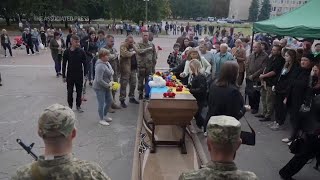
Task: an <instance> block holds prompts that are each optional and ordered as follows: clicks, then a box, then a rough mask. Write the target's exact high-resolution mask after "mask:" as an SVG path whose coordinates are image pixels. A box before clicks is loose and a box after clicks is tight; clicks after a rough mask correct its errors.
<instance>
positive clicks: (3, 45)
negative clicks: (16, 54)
mask: <svg viewBox="0 0 320 180" xmlns="http://www.w3.org/2000/svg"><path fill="white" fill-rule="evenodd" d="M1 45H2V47H3V49H4V55H5V56H6V55H7V49H8V51H9V53H10V56H12V50H11V46H10V44H9V43H2V44H1Z"/></svg>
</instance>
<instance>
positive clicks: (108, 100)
mask: <svg viewBox="0 0 320 180" xmlns="http://www.w3.org/2000/svg"><path fill="white" fill-rule="evenodd" d="M94 91H95V92H96V95H97V100H98V113H99V117H100V120H103V116H106V115H107V113H108V110H109V108H110V106H111V104H112V101H113V100H112V96H111V91H110V90H109V89H107V90H98V89H95V90H94Z"/></svg>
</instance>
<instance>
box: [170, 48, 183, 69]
mask: <svg viewBox="0 0 320 180" xmlns="http://www.w3.org/2000/svg"><path fill="white" fill-rule="evenodd" d="M179 49H180V44H179V43H175V44H174V45H173V52H171V53H170V55H169V57H168V59H167V63H168V65H169V68H175V67H177V66H178V65H179V64H180V63H181V58H182V57H181V52H180V51H179Z"/></svg>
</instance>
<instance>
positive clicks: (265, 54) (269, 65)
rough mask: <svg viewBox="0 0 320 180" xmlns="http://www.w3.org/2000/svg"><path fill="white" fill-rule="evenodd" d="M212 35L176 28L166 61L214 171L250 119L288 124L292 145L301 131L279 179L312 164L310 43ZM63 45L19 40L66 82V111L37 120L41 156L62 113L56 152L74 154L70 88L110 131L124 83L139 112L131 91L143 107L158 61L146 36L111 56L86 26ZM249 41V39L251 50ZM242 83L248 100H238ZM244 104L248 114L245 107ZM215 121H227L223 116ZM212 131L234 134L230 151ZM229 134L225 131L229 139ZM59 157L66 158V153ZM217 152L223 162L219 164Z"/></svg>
mask: <svg viewBox="0 0 320 180" xmlns="http://www.w3.org/2000/svg"><path fill="white" fill-rule="evenodd" d="M155 27H157V25H155ZM175 28H176V29H178V26H176V25H175V24H172V28H171V24H170V25H169V24H168V23H167V24H166V25H165V30H166V31H169V30H171V29H172V31H175ZM160 29H161V28H160ZM217 29H218V30H217V31H216V32H215V33H212V34H213V36H212V37H209V36H205V37H204V38H203V39H199V38H197V36H196V35H197V33H198V34H199V35H201V33H202V32H201V31H200V27H199V28H198V27H197V26H195V27H194V28H191V26H190V27H188V28H187V27H186V28H185V29H184V30H183V31H182V27H181V26H180V31H181V33H182V34H181V36H180V37H179V38H178V39H177V41H176V43H175V44H174V45H173V51H172V52H171V53H170V54H169V56H168V60H167V63H168V66H169V71H170V72H172V73H174V74H175V75H176V76H177V77H178V78H179V79H180V80H181V81H182V83H183V84H184V85H185V86H186V87H187V88H188V89H189V90H190V92H191V93H192V94H193V95H194V97H195V98H196V100H197V104H198V111H197V112H196V114H195V115H194V118H195V121H196V126H195V127H194V128H193V132H194V133H198V132H204V135H205V136H208V139H210V140H209V141H208V146H209V152H210V154H211V155H212V160H213V162H219V160H225V161H226V162H229V163H233V158H234V156H235V153H236V150H237V149H238V148H239V146H240V144H241V140H240V130H239V124H237V121H236V120H239V119H241V118H242V117H243V116H244V114H245V113H246V112H249V111H250V112H251V113H252V114H254V115H255V116H256V117H257V118H260V119H259V120H260V121H261V122H270V124H268V126H269V127H270V129H272V130H282V129H283V125H284V122H285V120H286V119H287V118H286V117H287V115H289V117H290V118H289V119H290V124H291V126H292V129H291V135H290V137H289V138H284V139H282V141H283V142H285V143H288V145H291V144H290V143H291V142H293V141H295V140H296V139H297V138H300V137H301V132H302V133H303V134H304V135H305V137H306V142H307V144H306V145H305V147H304V149H303V150H302V151H301V152H300V153H299V154H295V156H294V157H293V158H292V159H291V160H290V162H288V163H287V164H286V165H285V166H284V167H283V168H282V169H281V170H280V172H279V173H280V175H281V177H282V178H284V179H290V178H292V176H293V175H294V174H296V173H297V172H298V171H299V170H300V169H301V168H302V167H303V166H304V165H305V164H306V163H307V161H308V160H309V159H311V158H313V157H315V156H318V157H319V150H320V146H319V144H320V140H319V134H320V132H319V129H320V122H319V120H318V117H319V108H318V107H319V104H315V103H316V102H317V103H319V102H318V101H315V100H314V98H316V97H317V95H318V94H320V81H319V78H320V65H319V61H320V44H319V43H315V45H314V47H315V48H314V49H315V50H314V51H312V48H311V47H312V44H313V43H314V42H313V41H312V40H307V39H306V40H304V41H303V42H302V43H300V42H298V41H296V40H294V39H292V38H281V39H276V38H274V39H272V40H270V38H269V37H267V36H265V35H262V34H259V35H258V36H256V37H244V35H243V34H242V33H241V32H239V33H235V32H234V29H233V28H230V31H227V30H226V29H225V28H224V29H222V31H221V32H220V29H219V28H217ZM149 30H150V31H152V28H150V27H149ZM153 31H154V30H153ZM62 36H63V34H62V31H61V30H55V29H47V30H46V31H45V30H44V28H40V31H38V30H37V29H31V30H30V29H28V28H26V29H24V31H23V34H22V39H23V42H24V43H25V46H26V51H27V54H28V55H30V51H31V53H32V54H34V53H35V52H34V48H35V51H36V53H37V52H39V44H40V43H41V44H42V45H43V46H44V48H45V47H48V48H49V49H50V50H51V55H52V59H53V61H54V64H55V72H56V76H57V78H59V77H60V76H62V80H63V82H66V83H67V97H68V98H67V101H68V106H69V107H64V106H61V105H53V106H52V107H49V108H48V110H46V111H48V112H45V113H44V114H43V116H44V117H43V118H40V119H39V124H43V127H42V126H39V132H40V130H41V133H39V135H40V136H41V137H42V138H43V139H44V142H45V144H46V146H47V147H46V148H48V149H53V150H54V149H55V147H54V146H52V145H54V144H52V141H51V140H52V139H51V138H52V137H56V135H57V134H54V133H53V135H52V136H51V135H50V136H49V135H48V136H47V135H45V134H46V133H48V134H50V132H51V130H52V129H50V128H49V129H41V128H47V127H48V126H47V125H46V123H48V124H50V125H53V124H54V123H50V122H49V121H50V120H51V119H50V117H51V116H50V113H52V112H51V111H57V112H61V113H62V116H61V117H60V116H59V117H58V118H57V119H56V120H57V121H59V122H60V121H62V122H63V123H62V125H61V123H60V124H59V126H61V129H60V131H59V133H61V134H63V135H64V137H65V138H66V139H65V138H63V139H61V141H59V143H62V144H63V143H67V144H69V145H70V144H71V145H72V140H73V139H74V137H75V134H76V131H75V127H74V123H73V122H74V121H75V118H74V114H73V112H72V111H71V112H70V109H72V108H73V94H74V87H75V91H76V94H77V95H76V109H77V111H78V112H79V113H82V112H83V110H82V108H81V104H82V101H83V100H84V97H83V94H84V93H85V92H84V88H85V87H86V82H87V80H88V81H89V85H90V86H92V88H93V90H94V91H95V93H96V97H97V104H98V108H97V109H98V110H97V111H98V117H99V123H100V124H101V125H104V126H109V125H110V123H111V122H112V118H111V117H110V116H108V113H114V112H115V110H116V109H119V108H127V103H126V97H127V86H128V84H129V94H128V96H129V102H130V103H132V104H139V101H138V100H137V99H136V97H135V89H136V86H138V88H137V90H138V92H139V93H138V95H139V97H138V98H139V100H142V99H149V98H150V97H149V94H148V93H147V92H145V85H146V83H147V82H148V81H149V76H150V75H152V74H154V73H155V66H156V63H157V58H158V57H157V51H156V48H155V45H154V44H153V42H152V41H153V33H152V32H149V31H146V30H145V31H142V32H141V36H142V39H141V41H139V42H135V41H134V37H133V36H132V35H130V34H128V36H127V37H126V39H125V41H124V42H123V43H121V46H120V52H119V53H118V52H117V50H116V49H115V48H114V37H113V36H112V35H110V34H108V35H107V34H105V31H103V30H98V31H96V30H95V28H93V27H90V28H88V29H84V28H82V29H81V28H76V27H73V28H70V31H69V34H68V35H67V37H66V40H65V41H64V39H63V38H62ZM251 38H254V41H253V44H251V40H252V39H251ZM1 45H2V46H3V48H4V49H8V50H9V53H10V55H11V56H12V52H11V49H10V48H9V47H11V46H10V40H9V37H8V35H7V33H6V31H5V30H3V31H2V35H1ZM251 46H252V48H251ZM251 50H252V52H251ZM117 82H120V94H119V100H120V106H119V105H117V103H116V90H115V89H114V86H115V84H116V83H117ZM243 82H245V86H244V89H245V94H244V96H245V98H243V95H242V94H241V92H240V88H241V86H243ZM0 84H1V75H0ZM246 97H248V103H249V105H245V104H246V100H244V99H246ZM260 101H261V102H262V103H260ZM260 104H262V109H261V108H260ZM205 107H208V108H207V109H208V110H207V112H206V116H205V117H203V116H202V114H203V110H204V109H205ZM260 109H261V110H262V111H260ZM259 112H260V113H259ZM221 115H223V116H224V117H220V116H221ZM53 119H54V118H53ZM67 121H68V122H67ZM69 121H72V122H69ZM220 121H221V122H220ZM226 121H228V122H229V121H230V123H231V124H232V126H234V127H230V126H227V125H226V124H224V123H226ZM310 124H312V125H310ZM62 126H68V128H67V129H66V127H62ZM225 126H226V127H225ZM215 128H218V129H219V128H220V129H225V132H229V133H231V134H230V136H232V144H229V145H230V147H229V149H225V147H226V146H223V147H222V146H221V145H225V144H227V141H229V140H227V139H226V140H225V141H224V140H221V139H223V138H225V137H227V135H226V134H219V133H217V134H216V132H218V131H216V130H215ZM228 128H231V129H232V130H227V129H228ZM230 136H229V135H228V137H230ZM66 140H67V141H66ZM220 140H221V141H220ZM59 145H61V144H59ZM65 150H66V152H67V151H68V152H69V153H71V148H70V147H69V148H67V149H65ZM64 153H65V152H64ZM217 153H218V155H219V154H220V155H221V159H219V156H218V155H217ZM49 154H50V153H49ZM213 157H214V158H213ZM44 159H45V158H44ZM66 159H69V161H71V160H70V156H69V155H68V156H64V157H62V159H61V160H62V161H65V160H66ZM41 163H42V162H39V164H38V166H41ZM231 165H232V166H230V164H229V166H228V168H230V170H233V171H234V170H235V168H236V167H235V165H234V164H231ZM208 168H209V169H206V171H204V170H200V171H204V172H203V173H201V172H200V171H199V172H200V173H199V174H198V175H199V176H200V175H204V174H207V173H209V174H211V175H209V176H206V177H214V176H213V174H215V173H214V172H212V171H211V170H213V169H215V168H217V169H216V170H218V171H219V170H221V168H226V164H223V163H222V164H217V163H215V164H212V165H211V166H209V167H208ZM94 169H95V170H94V171H96V172H95V173H98V174H100V175H101V176H103V177H104V178H102V179H106V178H107V176H106V175H105V174H104V173H103V172H102V171H101V170H100V169H99V167H95V168H94ZM79 171H80V170H79ZM95 173H94V174H95ZM91 174H92V173H91ZM193 175H196V174H194V173H193V174H182V175H181V177H180V179H188V178H189V177H191V176H193ZM207 175H208V174H207ZM231 175H233V174H231ZM199 176H197V177H199ZM186 177H188V178H186ZM194 177H196V176H194ZM217 177H218V176H217ZM243 177H247V178H248V179H256V176H255V175H254V174H253V173H250V172H244V173H243ZM189 179H190V178H189Z"/></svg>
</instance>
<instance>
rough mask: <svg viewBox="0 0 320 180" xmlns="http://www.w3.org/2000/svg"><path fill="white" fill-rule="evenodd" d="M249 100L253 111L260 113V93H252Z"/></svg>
mask: <svg viewBox="0 0 320 180" xmlns="http://www.w3.org/2000/svg"><path fill="white" fill-rule="evenodd" d="M248 98H249V105H250V106H251V109H253V110H257V111H258V110H259V104H260V91H253V92H252V93H250V94H248Z"/></svg>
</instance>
